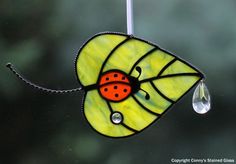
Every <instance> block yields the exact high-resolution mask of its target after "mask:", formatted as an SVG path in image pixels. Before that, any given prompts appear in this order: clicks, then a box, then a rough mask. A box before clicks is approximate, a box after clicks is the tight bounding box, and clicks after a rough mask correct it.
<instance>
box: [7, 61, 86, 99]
mask: <svg viewBox="0 0 236 164" xmlns="http://www.w3.org/2000/svg"><path fill="white" fill-rule="evenodd" d="M6 67H8V68H9V69H10V71H11V72H12V73H13V74H14V75H16V77H17V78H18V79H20V80H21V81H23V82H24V83H25V84H27V85H29V86H31V87H33V88H35V89H38V90H41V91H43V92H48V93H56V94H58V93H72V92H78V91H80V90H82V88H75V89H69V90H54V89H48V88H44V87H41V86H38V85H36V84H34V83H32V82H30V81H29V80H27V79H25V78H24V77H22V76H21V75H20V74H19V73H18V72H17V71H16V70H15V68H14V66H13V65H12V64H11V63H7V64H6Z"/></svg>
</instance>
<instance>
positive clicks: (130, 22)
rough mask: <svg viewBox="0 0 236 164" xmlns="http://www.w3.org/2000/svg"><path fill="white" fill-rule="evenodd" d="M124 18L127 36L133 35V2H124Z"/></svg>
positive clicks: (128, 0)
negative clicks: (125, 17) (125, 18)
mask: <svg viewBox="0 0 236 164" xmlns="http://www.w3.org/2000/svg"><path fill="white" fill-rule="evenodd" d="M126 16H127V34H128V35H133V34H134V24H133V0H126Z"/></svg>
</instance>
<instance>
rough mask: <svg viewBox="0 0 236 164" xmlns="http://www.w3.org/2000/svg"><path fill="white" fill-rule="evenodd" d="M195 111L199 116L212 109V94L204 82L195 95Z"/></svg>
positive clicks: (199, 85) (200, 84)
mask: <svg viewBox="0 0 236 164" xmlns="http://www.w3.org/2000/svg"><path fill="white" fill-rule="evenodd" d="M192 101H193V102H192V104H193V109H194V111H195V112H197V113H199V114H205V113H207V112H208V111H209V110H210V109H211V97H210V93H209V91H208V89H207V87H206V85H205V83H204V81H203V80H202V81H201V82H200V83H199V84H198V86H197V88H196V89H195V91H194V93H193V100H192Z"/></svg>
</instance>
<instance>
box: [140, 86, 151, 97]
mask: <svg viewBox="0 0 236 164" xmlns="http://www.w3.org/2000/svg"><path fill="white" fill-rule="evenodd" d="M140 90H141V91H143V92H144V93H146V96H145V99H146V100H149V99H150V95H149V94H148V92H147V91H145V90H143V89H142V88H140Z"/></svg>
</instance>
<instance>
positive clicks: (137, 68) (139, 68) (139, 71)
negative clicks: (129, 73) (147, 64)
mask: <svg viewBox="0 0 236 164" xmlns="http://www.w3.org/2000/svg"><path fill="white" fill-rule="evenodd" d="M135 69H136V71H137V72H138V73H139V75H138V77H137V79H138V78H139V77H140V75H141V73H142V69H141V67H139V66H137V67H136V68H135Z"/></svg>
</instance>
